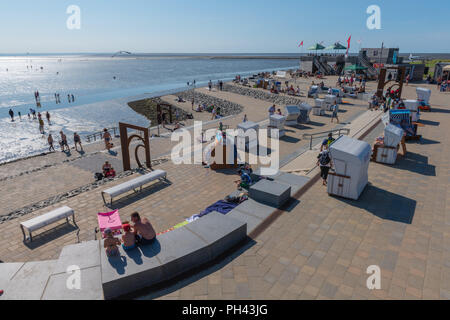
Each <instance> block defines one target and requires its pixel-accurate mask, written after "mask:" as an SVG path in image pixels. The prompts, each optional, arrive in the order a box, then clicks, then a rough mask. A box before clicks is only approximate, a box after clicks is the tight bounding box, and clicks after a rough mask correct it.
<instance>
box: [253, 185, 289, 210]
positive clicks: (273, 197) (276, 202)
mask: <svg viewBox="0 0 450 320" xmlns="http://www.w3.org/2000/svg"><path fill="white" fill-rule="evenodd" d="M249 197H250V198H252V199H253V200H256V201H258V202H260V203H264V204H267V205H270V206H273V207H275V208H279V207H281V206H282V205H283V204H284V203H285V202H286V201H288V200H289V198H290V197H291V187H290V186H289V185H286V184H281V183H278V182H276V181H269V180H266V179H263V180H261V181H259V182H257V183H256V184H254V185H253V186H251V187H250V190H249Z"/></svg>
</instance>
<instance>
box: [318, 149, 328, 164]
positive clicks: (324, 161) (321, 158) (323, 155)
mask: <svg viewBox="0 0 450 320" xmlns="http://www.w3.org/2000/svg"><path fill="white" fill-rule="evenodd" d="M330 162H331V158H330V154H329V153H328V152H322V153H321V154H320V156H319V163H320V165H321V166H327V165H328V164H329V163H330Z"/></svg>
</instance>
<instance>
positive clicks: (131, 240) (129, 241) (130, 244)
mask: <svg viewBox="0 0 450 320" xmlns="http://www.w3.org/2000/svg"><path fill="white" fill-rule="evenodd" d="M122 227H123V231H124V235H123V236H122V242H123V243H122V248H123V249H124V250H125V251H128V250H132V249H134V248H136V237H135V236H134V233H133V232H131V226H130V225H129V224H128V223H127V224H124V225H123V226H122Z"/></svg>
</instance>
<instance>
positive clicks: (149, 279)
mask: <svg viewBox="0 0 450 320" xmlns="http://www.w3.org/2000/svg"><path fill="white" fill-rule="evenodd" d="M119 250H120V256H118V257H107V256H106V252H105V250H104V249H103V245H102V249H101V255H100V259H101V273H102V286H103V294H104V296H105V299H112V298H116V297H119V296H121V295H124V294H127V293H130V292H133V291H136V290H138V289H142V288H145V287H148V286H151V285H153V284H155V283H158V282H160V281H161V280H162V279H163V269H162V265H161V262H160V261H159V260H158V259H157V258H156V254H157V253H158V252H159V251H160V243H159V241H155V242H154V243H153V244H152V245H148V246H145V247H141V248H137V249H134V250H131V251H127V252H125V251H124V250H123V249H122V247H120V249H119Z"/></svg>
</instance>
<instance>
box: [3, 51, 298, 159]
mask: <svg viewBox="0 0 450 320" xmlns="http://www.w3.org/2000/svg"><path fill="white" fill-rule="evenodd" d="M297 67H298V60H286V59H237V58H235V57H231V56H230V57H229V58H227V57H225V58H224V57H223V56H222V57H220V58H219V57H205V56H201V55H130V56H128V55H127V56H123V55H122V56H114V57H112V56H111V55H106V54H91V55H88V54H82V55H38V56H36V55H35V56H31V55H22V56H0V162H5V161H10V160H14V159H17V158H21V157H26V156H29V155H33V154H37V153H41V152H44V151H46V150H47V135H48V133H52V135H53V137H54V140H55V143H57V141H58V138H59V131H61V130H64V132H65V133H66V134H67V136H68V137H69V140H70V138H71V136H72V135H73V132H78V133H79V134H80V135H81V136H83V135H87V134H90V133H93V132H98V131H100V130H101V129H102V128H104V127H113V126H117V123H118V122H119V121H126V122H129V123H134V124H137V125H142V126H148V125H149V123H148V120H147V119H145V118H144V117H142V116H141V115H139V114H137V113H135V112H134V111H133V110H132V109H131V108H129V107H128V106H127V102H128V101H132V100H137V99H139V98H143V97H148V96H158V95H162V94H165V93H170V92H175V91H179V90H186V89H187V88H188V87H187V82H190V83H192V82H193V81H194V80H195V81H196V83H197V86H201V85H205V84H207V82H208V81H209V80H212V81H217V80H224V81H226V80H230V79H232V78H234V77H235V76H236V75H237V74H240V75H242V76H245V75H250V74H254V73H257V72H260V71H273V70H283V69H291V68H297ZM35 91H39V95H40V101H41V105H42V107H40V108H37V107H36V103H35V98H34V92H35ZM55 93H59V95H60V99H61V103H60V104H56V102H55ZM68 94H70V95H72V94H73V95H74V97H75V102H74V103H72V102H71V103H69V101H68V97H67V95H68ZM10 108H11V109H12V110H13V111H14V113H15V121H14V122H11V120H10V118H9V114H8V111H9V109H10ZM30 108H33V109H35V110H36V112H40V113H41V114H42V115H43V118H44V119H45V115H44V114H45V112H46V111H49V112H50V114H51V122H52V125H51V126H48V125H47V121H45V128H46V134H45V135H42V134H40V132H39V126H38V122H37V121H36V120H34V121H33V120H31V121H30V120H28V116H27V114H28V113H29V112H30ZM18 112H21V114H22V120H21V121H20V120H19V117H18Z"/></svg>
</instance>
